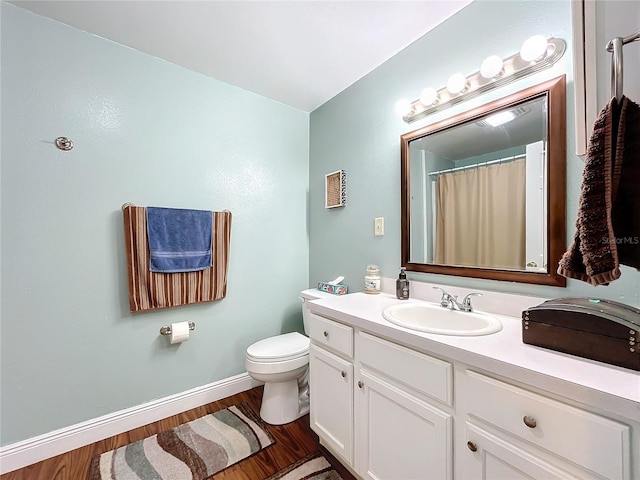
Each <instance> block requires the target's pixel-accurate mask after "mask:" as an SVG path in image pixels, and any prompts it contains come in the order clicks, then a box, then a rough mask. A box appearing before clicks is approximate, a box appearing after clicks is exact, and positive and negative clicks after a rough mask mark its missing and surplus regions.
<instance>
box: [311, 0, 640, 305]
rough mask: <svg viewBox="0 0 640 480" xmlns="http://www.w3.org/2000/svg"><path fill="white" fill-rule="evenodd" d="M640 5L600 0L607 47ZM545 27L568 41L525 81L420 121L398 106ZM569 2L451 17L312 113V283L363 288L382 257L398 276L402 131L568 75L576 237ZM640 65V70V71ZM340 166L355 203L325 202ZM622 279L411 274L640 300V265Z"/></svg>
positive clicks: (484, 7) (634, 85)
mask: <svg viewBox="0 0 640 480" xmlns="http://www.w3.org/2000/svg"><path fill="white" fill-rule="evenodd" d="M639 11H640V9H638V8H637V5H636V4H635V2H624V1H622V2H609V1H607V2H598V18H597V22H598V28H597V32H598V36H599V38H598V42H597V44H598V46H604V45H605V44H606V42H607V41H608V40H609V39H610V38H611V37H612V36H626V35H630V34H631V33H633V32H635V31H637V26H638V19H639V18H638V17H639V16H640V13H639ZM534 34H544V35H546V36H554V37H560V38H563V39H565V41H567V43H568V49H567V52H566V53H565V55H564V56H563V58H562V59H561V60H560V62H558V63H557V64H556V65H555V66H554V67H553V68H552V69H550V70H545V71H543V72H540V73H537V74H535V75H533V76H531V77H527V78H526V79H521V80H519V81H517V82H516V83H515V84H512V85H510V86H507V87H503V88H501V89H498V90H497V91H494V92H491V93H488V94H485V95H482V96H481V97H479V98H475V99H472V100H470V101H467V102H463V103H462V104H460V105H457V106H454V107H452V108H450V109H448V110H446V111H444V112H439V113H437V114H434V115H432V116H430V117H427V118H426V119H423V120H420V121H418V122H415V123H413V124H411V125H407V124H405V123H404V122H403V121H402V119H400V118H398V117H397V116H396V115H395V113H394V111H393V110H394V105H395V103H396V101H397V100H399V99H400V98H403V97H405V98H409V99H410V100H414V99H416V98H418V96H419V95H420V91H421V90H422V89H423V88H425V87H427V86H432V87H435V88H439V87H441V86H443V85H445V84H446V81H447V78H448V76H449V75H451V74H452V73H455V72H456V71H462V72H463V73H465V74H470V73H472V72H475V71H477V70H478V69H479V65H480V63H481V61H482V60H483V59H484V58H486V57H487V56H489V55H491V54H497V55H500V56H502V57H503V58H504V57H507V56H509V55H511V54H513V53H515V52H517V51H518V50H519V49H520V45H521V44H522V42H523V41H524V40H526V39H527V38H528V37H529V36H531V35H534ZM571 42H572V37H571V10H570V2H569V1H488V0H478V1H476V2H473V3H472V4H470V5H469V6H467V7H466V8H464V9H463V10H462V11H460V12H458V13H457V14H456V15H455V16H454V17H452V18H451V19H449V20H448V21H447V22H445V23H444V24H442V25H440V26H438V27H437V28H435V29H434V30H432V31H431V32H429V33H428V34H426V35H425V36H424V37H422V38H420V39H419V40H417V41H416V42H414V43H413V44H412V45H410V46H409V47H407V48H406V49H404V50H403V51H401V52H400V53H398V54H397V55H396V56H394V57H393V58H391V59H390V60H388V61H387V62H385V63H384V64H383V65H381V66H380V67H378V68H377V69H376V70H374V71H373V72H371V73H370V74H369V75H367V76H365V77H364V78H362V79H361V80H359V81H358V82H356V83H355V84H354V85H352V86H351V87H349V88H348V89H346V90H345V91H343V92H342V93H340V94H339V95H337V96H336V97H334V98H333V99H331V100H330V101H329V102H327V103H325V104H324V105H323V106H321V107H320V108H318V109H317V110H315V111H314V112H312V114H311V150H310V166H309V192H310V194H309V195H310V200H309V207H310V262H309V265H310V267H309V269H310V283H311V284H313V283H314V282H317V281H320V280H326V279H329V278H334V277H335V276H336V275H338V274H340V275H344V276H345V277H346V278H345V283H347V284H348V285H349V286H350V288H351V289H352V290H353V291H362V282H363V277H364V273H365V268H366V266H367V264H369V263H378V264H379V265H380V269H381V274H382V275H383V276H386V277H392V278H395V277H397V273H398V267H399V266H400V135H401V134H403V133H406V132H409V131H413V130H415V129H418V128H420V127H423V126H425V125H428V124H430V123H432V122H436V121H438V120H441V119H443V118H446V117H449V116H453V115H455V114H456V113H459V112H461V111H464V110H466V109H469V108H472V107H475V106H478V105H481V104H484V103H487V102H489V101H491V100H493V99H495V98H499V97H501V96H504V95H506V94H507V93H510V92H513V91H517V90H521V89H523V88H526V87H528V86H531V85H534V84H537V83H540V82H542V81H544V80H546V79H549V78H553V77H556V76H558V75H561V74H563V73H566V75H567V133H568V138H567V176H568V179H567V238H568V239H571V238H572V237H573V234H574V231H575V229H574V225H575V219H576V212H577V206H578V198H579V192H580V184H581V174H582V168H583V165H584V164H583V162H582V160H581V159H580V158H579V157H577V156H576V153H575V152H576V148H575V123H574V117H573V107H574V92H573V61H572V55H573V53H572V45H571ZM637 47H638V45H631V46H628V47H625V48H627V49H630V50H631V49H635V50H631V51H629V52H625V58H626V59H627V62H626V63H625V69H627V64H628V63H632V64H633V63H637V62H635V60H637V58H638V56H637V51H638V50H637ZM609 60H610V59H609V55H608V54H606V52H604V48H602V52H600V51H599V52H598V92H599V94H600V92H604V93H602V94H600V95H599V96H600V98H599V102H598V104H599V106H600V107H601V106H604V104H605V103H606V102H607V100H608V97H607V94H608V86H609ZM629 68H630V70H631V71H630V72H625V78H626V83H625V92H627V94H628V96H629V97H630V98H632V99H635V100H636V101H638V100H640V85H639V84H638V82H637V80H636V79H637V78H639V77H638V75H637V74H635V75H634V68H638V67H637V65H630V66H629ZM636 72H637V70H636ZM337 169H345V170H346V172H347V205H346V207H345V208H342V209H333V210H325V209H324V208H323V205H324V196H323V195H324V194H323V188H324V184H323V182H324V175H325V174H326V173H328V172H332V171H334V170H337ZM374 217H384V219H385V236H383V237H375V236H374V234H373V219H374ZM622 270H623V275H622V278H621V279H619V280H617V281H616V282H614V283H612V284H611V285H610V286H608V287H597V288H595V287H591V286H589V285H587V284H584V283H582V282H577V281H572V280H569V282H568V286H567V288H557V287H545V286H533V285H526V284H516V283H510V282H496V281H488V280H480V279H466V278H463V277H453V276H443V275H427V274H410V275H409V278H410V280H412V281H424V282H432V283H438V284H443V285H457V286H464V287H469V288H477V289H485V290H498V291H505V292H517V293H526V294H530V295H540V296H548V297H559V296H569V295H578V296H590V295H592V296H596V295H597V296H601V297H605V298H610V299H615V300H619V301H623V302H625V303H629V304H632V305H640V273H638V272H637V271H636V270H633V269H630V268H627V267H623V269H622Z"/></svg>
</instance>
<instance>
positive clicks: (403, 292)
mask: <svg viewBox="0 0 640 480" xmlns="http://www.w3.org/2000/svg"><path fill="white" fill-rule="evenodd" d="M396 297H397V298H399V299H400V300H407V299H408V298H409V280H407V274H406V272H405V268H404V267H400V275H399V276H398V279H397V280H396Z"/></svg>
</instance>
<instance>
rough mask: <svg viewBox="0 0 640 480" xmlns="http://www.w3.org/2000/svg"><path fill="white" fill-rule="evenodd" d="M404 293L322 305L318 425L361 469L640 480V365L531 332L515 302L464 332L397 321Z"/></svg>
mask: <svg viewBox="0 0 640 480" xmlns="http://www.w3.org/2000/svg"><path fill="white" fill-rule="evenodd" d="M490 295H492V294H490V293H488V292H485V297H487V296H490ZM495 295H498V296H501V298H502V299H504V297H509V296H508V295H507V296H505V295H502V294H495ZM512 297H515V296H512ZM484 301H485V302H487V303H486V304H487V305H489V304H490V303H491V302H490V301H489V300H487V299H485V300H484ZM401 302H404V303H406V302H421V300H414V299H411V300H408V301H400V300H397V299H396V298H395V297H394V296H392V295H389V294H384V293H383V294H380V295H366V294H363V293H355V294H350V295H345V296H341V297H334V298H328V299H323V300H319V301H314V302H311V303H310V305H309V307H310V310H311V313H312V314H311V319H310V322H309V325H308V327H309V331H308V333H309V336H310V338H311V346H310V361H309V363H310V382H309V383H310V388H311V391H310V396H311V415H310V421H311V427H312V428H313V430H314V431H315V432H316V433H317V434H318V435H319V437H320V440H321V443H322V444H323V445H324V446H325V447H326V448H327V449H328V450H329V451H331V452H332V453H333V454H334V455H335V456H336V457H337V458H338V459H340V460H341V461H342V462H343V463H344V464H345V466H346V467H348V468H349V469H350V470H351V471H352V472H353V473H355V474H356V475H357V476H359V477H361V478H365V479H377V480H384V479H389V480H404V479H406V480H409V479H411V480H414V479H476V478H483V479H484V478H486V479H492V478H501V479H503V478H509V479H517V478H537V479H545V480H546V479H555V478H558V479H559V478H575V479H602V478H610V479H636V480H640V375H639V374H638V372H634V371H632V370H628V369H624V368H621V367H615V366H610V365H606V364H603V363H599V362H595V361H590V360H586V359H582V358H579V357H574V356H571V355H565V354H562V353H558V352H554V351H551V350H546V349H542V348H539V347H534V346H531V345H526V344H524V343H522V339H521V319H520V318H518V317H517V316H515V315H516V313H514V309H513V308H512V309H511V310H512V311H511V312H510V315H504V314H500V313H499V312H498V311H496V310H494V311H493V312H492V313H493V314H495V316H496V317H497V318H499V320H500V322H501V323H502V325H503V328H502V330H501V331H499V332H497V333H493V334H491V335H483V336H452V335H436V334H431V333H424V332H419V331H415V330H410V329H408V328H404V327H401V326H398V325H394V324H393V323H391V322H389V321H387V320H385V319H384V318H383V316H382V312H383V310H384V309H385V308H387V307H389V306H392V305H394V304H398V303H401ZM497 303H499V302H496V301H494V302H493V304H494V305H495V304H497ZM506 310H508V309H506ZM506 310H505V311H506ZM516 310H517V309H516Z"/></svg>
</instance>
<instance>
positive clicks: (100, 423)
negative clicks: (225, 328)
mask: <svg viewBox="0 0 640 480" xmlns="http://www.w3.org/2000/svg"><path fill="white" fill-rule="evenodd" d="M258 385H261V383H260V382H257V381H255V380H254V379H253V378H251V377H250V376H249V374H247V373H242V374H240V375H236V376H233V377H229V378H225V379H223V380H220V381H217V382H214V383H210V384H208V385H203V386H201V387H196V388H193V389H191V390H187V391H186V392H181V393H177V394H175V395H170V396H168V397H164V398H161V399H158V400H153V401H151V402H148V403H144V404H142V405H137V406H135V407H131V408H127V409H125V410H120V411H119V412H114V413H110V414H108V415H104V416H102V417H98V418H94V419H92V420H87V421H86V422H81V423H77V424H75V425H71V426H70V427H65V428H61V429H59V430H54V431H53V432H49V433H45V434H43V435H39V436H37V437H33V438H29V439H27V440H23V441H21V442H17V443H12V444H10V445H6V446H4V447H1V448H0V474H4V473H7V472H11V471H13V470H17V469H19V468H23V467H26V466H27V465H31V464H33V463H36V462H40V461H42V460H44V459H46V458H50V457H54V456H56V455H60V454H61V453H65V452H69V451H71V450H75V449H76V448H80V447H83V446H85V445H90V444H92V443H95V442H98V441H100V440H103V439H105V438H109V437H112V436H114V435H118V434H120V433H123V432H127V431H129V430H132V429H134V428H138V427H141V426H143V425H147V424H148V423H152V422H157V421H158V420H162V419H163V418H167V417H170V416H172V415H177V414H178V413H182V412H185V411H187V410H191V409H193V408H197V407H199V406H202V405H206V404H207V403H211V402H215V401H216V400H220V399H223V398H226V397H228V396H231V395H235V394H236V393H240V392H244V391H245V390H250V389H251V388H253V387H256V386H258Z"/></svg>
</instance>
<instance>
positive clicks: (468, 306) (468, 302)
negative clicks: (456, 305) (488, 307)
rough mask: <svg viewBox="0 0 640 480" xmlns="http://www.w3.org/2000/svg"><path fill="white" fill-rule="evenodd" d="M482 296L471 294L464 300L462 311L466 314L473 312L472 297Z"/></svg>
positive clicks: (475, 293)
mask: <svg viewBox="0 0 640 480" xmlns="http://www.w3.org/2000/svg"><path fill="white" fill-rule="evenodd" d="M481 296H482V294H481V293H477V292H474V293H470V294H468V295H467V296H465V297H464V299H463V300H462V309H463V310H464V311H465V312H471V311H473V307H472V306H471V297H481Z"/></svg>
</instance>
